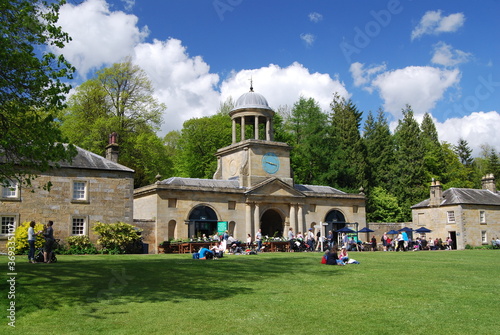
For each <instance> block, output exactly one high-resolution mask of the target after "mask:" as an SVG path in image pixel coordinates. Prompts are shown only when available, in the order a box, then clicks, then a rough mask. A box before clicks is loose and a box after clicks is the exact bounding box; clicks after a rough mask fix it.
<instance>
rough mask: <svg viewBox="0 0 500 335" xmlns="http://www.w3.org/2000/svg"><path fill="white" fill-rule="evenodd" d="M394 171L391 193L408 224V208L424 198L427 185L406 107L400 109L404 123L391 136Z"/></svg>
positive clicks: (416, 127)
mask: <svg viewBox="0 0 500 335" xmlns="http://www.w3.org/2000/svg"><path fill="white" fill-rule="evenodd" d="M394 138H395V144H396V152H395V158H396V165H395V167H396V170H395V171H394V173H393V176H394V183H393V188H392V189H391V193H392V194H394V195H395V196H396V197H397V198H398V203H399V205H400V206H401V208H402V209H403V214H404V218H405V220H407V221H410V220H411V210H410V207H411V206H412V205H414V204H416V203H418V202H420V201H422V200H423V199H425V198H426V196H427V192H428V187H427V185H428V183H429V181H428V180H427V179H426V174H425V168H424V167H425V161H424V156H425V152H424V150H425V147H424V144H423V141H422V134H421V131H420V127H419V125H418V122H417V121H416V120H415V119H414V117H413V110H412V109H411V107H410V106H409V105H407V106H406V108H405V109H403V119H402V120H399V121H398V126H397V127H396V130H395V132H394Z"/></svg>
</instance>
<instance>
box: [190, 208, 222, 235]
mask: <svg viewBox="0 0 500 335" xmlns="http://www.w3.org/2000/svg"><path fill="white" fill-rule="evenodd" d="M217 222H218V220H217V214H216V213H215V211H214V210H213V209H212V208H210V207H208V206H198V207H195V208H194V209H193V210H192V211H191V214H189V223H188V224H189V229H188V230H189V236H188V237H189V238H199V237H202V236H203V234H205V235H206V236H207V237H209V236H210V235H213V234H214V233H217Z"/></svg>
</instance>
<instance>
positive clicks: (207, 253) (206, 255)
mask: <svg viewBox="0 0 500 335" xmlns="http://www.w3.org/2000/svg"><path fill="white" fill-rule="evenodd" d="M198 253H199V254H200V259H212V258H214V253H213V251H211V250H209V249H207V248H205V247H203V248H201V249H200V251H198Z"/></svg>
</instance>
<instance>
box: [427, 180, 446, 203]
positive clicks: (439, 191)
mask: <svg viewBox="0 0 500 335" xmlns="http://www.w3.org/2000/svg"><path fill="white" fill-rule="evenodd" d="M441 201H443V185H441V183H440V182H439V180H434V178H432V183H431V198H430V202H429V205H430V206H431V207H439V205H441Z"/></svg>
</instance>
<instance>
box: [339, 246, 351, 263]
mask: <svg viewBox="0 0 500 335" xmlns="http://www.w3.org/2000/svg"><path fill="white" fill-rule="evenodd" d="M339 259H340V260H341V261H342V262H344V263H347V262H348V261H349V254H348V253H347V248H346V247H342V250H340V255H339Z"/></svg>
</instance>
